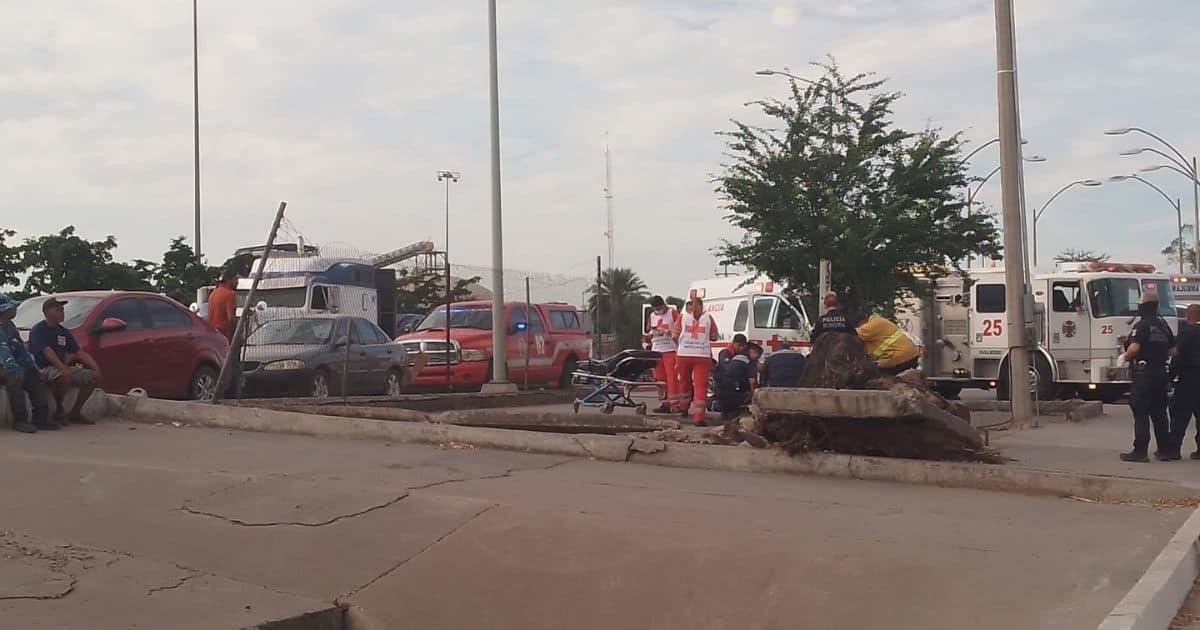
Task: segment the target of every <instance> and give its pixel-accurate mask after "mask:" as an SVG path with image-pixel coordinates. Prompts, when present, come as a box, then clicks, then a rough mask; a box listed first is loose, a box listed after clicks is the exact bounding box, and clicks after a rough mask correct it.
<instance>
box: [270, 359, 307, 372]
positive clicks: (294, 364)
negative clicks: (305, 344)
mask: <svg viewBox="0 0 1200 630" xmlns="http://www.w3.org/2000/svg"><path fill="white" fill-rule="evenodd" d="M263 369H264V370H303V369H304V361H301V360H300V359H286V360H284V361H273V362H271V363H268V364H267V365H266V366H264V367H263Z"/></svg>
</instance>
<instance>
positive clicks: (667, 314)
mask: <svg viewBox="0 0 1200 630" xmlns="http://www.w3.org/2000/svg"><path fill="white" fill-rule="evenodd" d="M678 321H679V311H677V310H675V309H674V308H673V307H668V306H667V303H666V301H665V300H663V299H662V296H661V295H656V296H654V297H653V298H652V299H651V300H650V334H649V335H647V337H648V338H649V341H650V349H651V350H653V351H654V352H657V353H659V355H661V358H660V359H659V362H658V367H656V368H654V379H655V380H657V381H659V382H660V383H663V384H664V385H665V386H666V390H667V391H666V396H667V397H666V398H665V399H664V400H663V403H662V406H661V407H659V408H658V410H657V411H656V413H671V412H672V411H680V410H681V409H680V407H682V404H681V403H680V402H679V371H678V367H677V366H676V365H675V351H676V349H678V348H679V344H678V343H676V342H675V339H674V337H672V336H671V331H672V330H674V329H675V323H676V322H678Z"/></svg>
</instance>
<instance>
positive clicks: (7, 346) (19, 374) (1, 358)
mask: <svg viewBox="0 0 1200 630" xmlns="http://www.w3.org/2000/svg"><path fill="white" fill-rule="evenodd" d="M20 305H21V303H20V302H17V301H16V300H13V299H12V298H10V297H8V296H7V295H5V294H3V293H0V385H3V387H4V389H5V391H6V392H7V393H8V407H9V409H10V410H11V411H12V425H13V430H14V431H20V432H21V433H37V430H38V429H39V428H40V429H46V430H54V429H57V428H59V427H58V425H57V424H55V423H53V422H50V406H49V405H48V404H47V402H46V385H45V384H44V383H42V377H41V375H40V374H38V370H37V364H36V363H34V360H33V356H32V355H30V354H29V351H28V350H26V349H25V342H23V341H21V333H19V332H17V327H16V326H15V325H13V323H12V320H13V318H14V317H16V315H17V307H18V306H20ZM25 394H29V402H30V403H32V405H33V422H30V421H29V410H28V409H27V408H26V407H25Z"/></svg>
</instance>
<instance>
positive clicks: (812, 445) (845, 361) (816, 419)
mask: <svg viewBox="0 0 1200 630" xmlns="http://www.w3.org/2000/svg"><path fill="white" fill-rule="evenodd" d="M846 390H861V393H860V392H855V391H846ZM754 409H755V416H756V425H755V433H757V434H759V435H761V436H762V437H764V438H766V439H767V440H769V441H771V442H774V443H777V444H779V445H781V446H782V447H783V449H784V450H785V451H787V452H788V453H789V454H792V455H795V454H799V453H804V452H814V451H833V452H837V453H844V454H848V455H870V456H881V457H903V458H910V459H927V460H948V461H977V462H992V463H999V462H1001V461H1004V458H1002V457H1001V456H1000V455H999V454H998V453H996V452H995V451H992V450H989V449H987V448H986V447H985V446H984V444H983V440H982V438H981V437H980V435H979V433H978V432H977V431H976V430H975V429H974V428H972V427H971V421H970V412H969V411H967V409H966V407H965V406H963V405H961V404H959V403H952V402H950V401H947V400H945V399H944V398H942V397H941V396H939V395H938V394H937V393H935V392H934V391H932V390H931V389H930V388H929V386H928V384H927V383H926V382H925V379H924V377H923V376H922V375H921V374H920V372H917V371H915V370H914V371H909V372H906V373H903V374H901V375H899V376H895V377H893V376H885V375H882V374H881V373H880V372H879V369H878V368H877V367H876V366H875V363H874V362H873V361H872V360H871V358H870V357H869V356H867V352H866V347H865V346H864V345H863V343H862V341H861V340H859V339H858V338H857V337H856V336H854V335H849V334H843V333H829V334H825V335H822V336H821V337H820V338H818V340H817V342H816V344H815V345H814V347H813V351H812V353H811V354H810V355H809V357H808V363H807V365H806V366H805V370H804V374H803V375H802V377H801V379H800V387H799V388H794V389H793V388H786V389H785V388H780V389H772V388H765V389H761V390H759V391H758V392H756V393H755V397H754Z"/></svg>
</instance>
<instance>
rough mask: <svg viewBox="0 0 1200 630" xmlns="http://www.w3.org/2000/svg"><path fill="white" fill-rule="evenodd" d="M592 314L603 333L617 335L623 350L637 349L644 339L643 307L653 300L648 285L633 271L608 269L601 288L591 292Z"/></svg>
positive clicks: (602, 275) (590, 313)
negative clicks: (642, 338) (650, 298)
mask: <svg viewBox="0 0 1200 630" xmlns="http://www.w3.org/2000/svg"><path fill="white" fill-rule="evenodd" d="M589 293H590V296H589V297H588V304H587V309H588V314H589V315H591V317H592V321H595V322H598V323H599V324H600V332H602V333H605V334H614V335H616V336H617V343H618V344H619V345H620V347H621V348H636V347H638V346H639V345H640V341H641V336H642V325H641V321H642V304H644V303H645V302H646V301H647V300H648V299H649V294H648V293H647V288H646V283H645V282H643V281H642V279H641V278H640V277H639V276H638V275H637V274H636V273H634V271H633V270H632V269H627V268H622V267H618V268H615V269H605V270H604V271H603V272H602V273H601V274H600V286H599V288H598V290H597V287H592V288H591V289H589Z"/></svg>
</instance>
